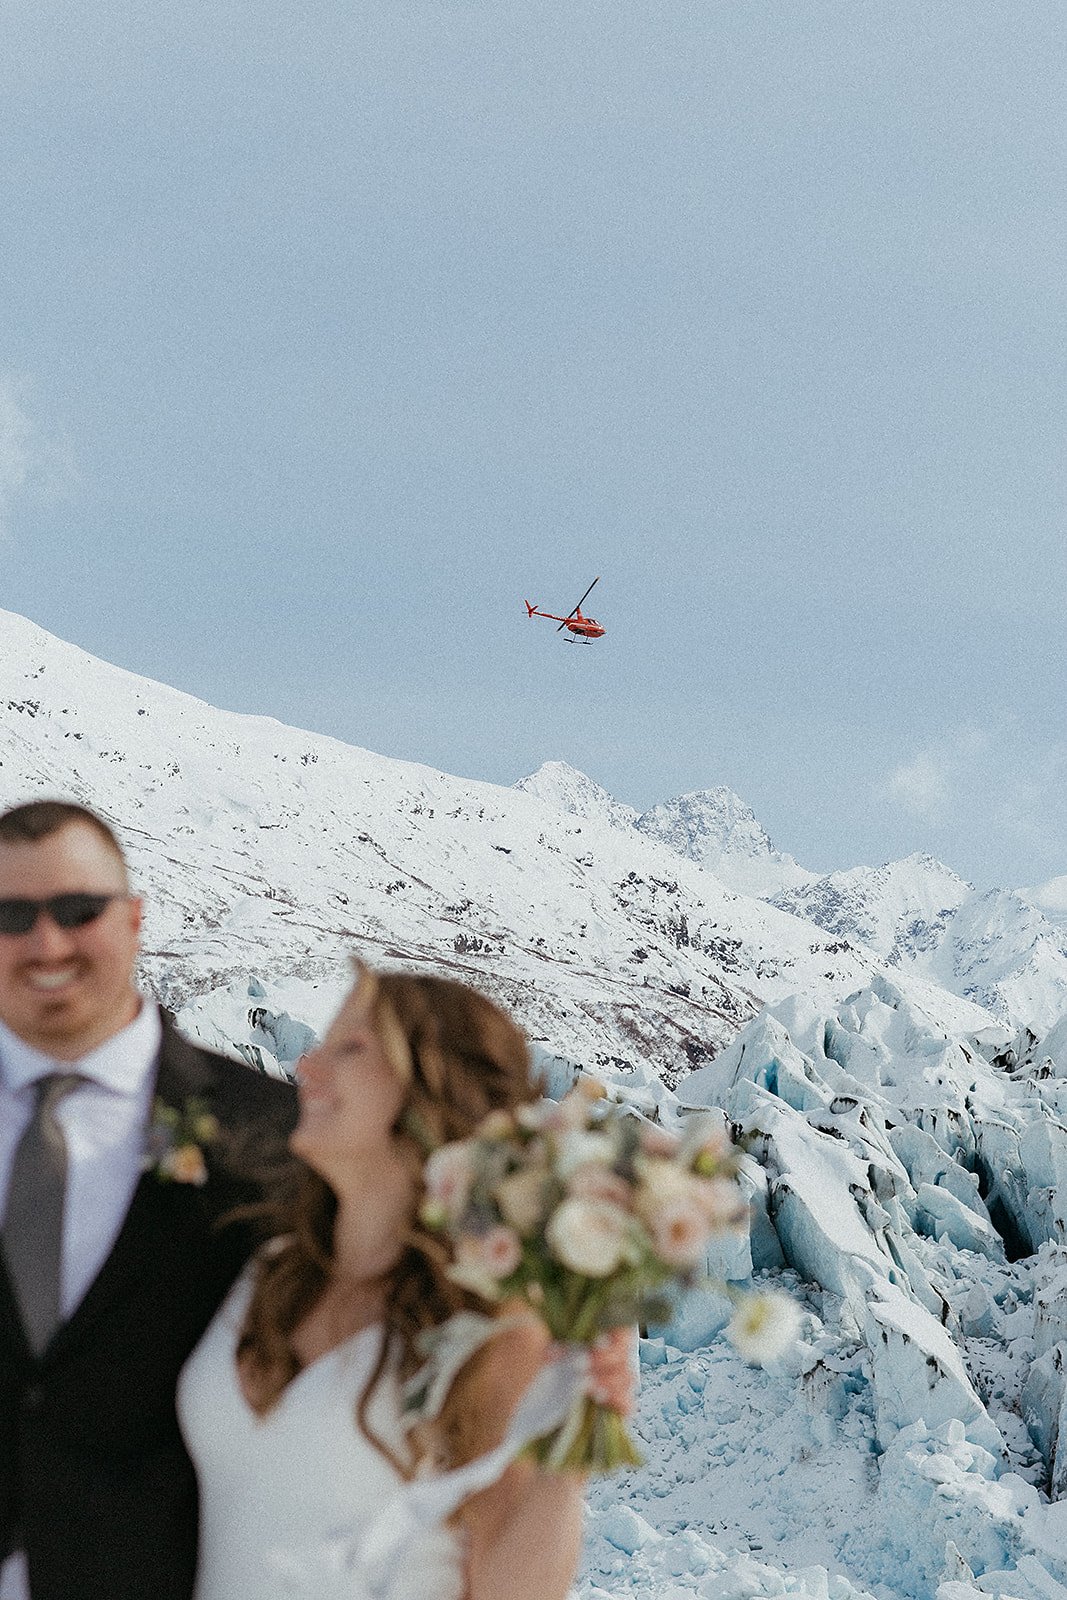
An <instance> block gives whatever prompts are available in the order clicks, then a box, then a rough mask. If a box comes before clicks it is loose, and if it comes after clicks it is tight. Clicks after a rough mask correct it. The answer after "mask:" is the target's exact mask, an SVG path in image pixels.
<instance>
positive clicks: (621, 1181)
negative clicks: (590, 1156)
mask: <svg viewBox="0 0 1067 1600" xmlns="http://www.w3.org/2000/svg"><path fill="white" fill-rule="evenodd" d="M567 1193H568V1194H569V1195H571V1196H573V1198H574V1199H575V1200H607V1201H609V1202H610V1203H611V1204H612V1205H613V1206H618V1207H619V1208H620V1210H622V1211H629V1209H630V1198H631V1190H630V1185H629V1184H628V1183H627V1182H626V1179H625V1178H620V1177H619V1175H618V1173H617V1172H612V1170H611V1168H610V1167H605V1166H603V1165H602V1164H601V1163H600V1162H599V1161H586V1162H584V1163H583V1164H582V1165H581V1166H580V1167H576V1168H575V1170H574V1171H573V1172H572V1173H571V1175H570V1177H569V1178H568V1180H567Z"/></svg>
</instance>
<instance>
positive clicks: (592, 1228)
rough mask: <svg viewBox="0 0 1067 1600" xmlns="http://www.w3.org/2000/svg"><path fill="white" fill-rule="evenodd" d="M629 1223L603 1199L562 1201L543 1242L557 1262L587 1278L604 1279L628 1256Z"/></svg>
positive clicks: (621, 1213)
mask: <svg viewBox="0 0 1067 1600" xmlns="http://www.w3.org/2000/svg"><path fill="white" fill-rule="evenodd" d="M631 1237H632V1221H631V1218H630V1217H628V1216H627V1214H626V1212H625V1211H622V1210H620V1208H619V1207H618V1206H613V1205H609V1204H608V1202H607V1201H605V1200H577V1199H575V1200H564V1201H563V1202H562V1204H560V1205H559V1206H557V1207H556V1210H555V1211H554V1212H553V1214H552V1217H551V1220H550V1221H549V1224H548V1227H547V1228H546V1229H545V1239H546V1242H547V1244H548V1247H549V1249H550V1250H551V1251H552V1254H553V1255H554V1256H555V1257H556V1259H557V1261H561V1262H562V1263H563V1265H564V1266H565V1267H569V1268H570V1269H571V1271H572V1272H580V1273H582V1274H584V1276H585V1277H587V1278H607V1277H610V1275H611V1274H612V1273H613V1272H614V1271H615V1270H616V1268H617V1267H619V1266H620V1265H621V1264H622V1262H623V1261H625V1260H626V1258H627V1256H628V1255H629V1253H630V1245H631Z"/></svg>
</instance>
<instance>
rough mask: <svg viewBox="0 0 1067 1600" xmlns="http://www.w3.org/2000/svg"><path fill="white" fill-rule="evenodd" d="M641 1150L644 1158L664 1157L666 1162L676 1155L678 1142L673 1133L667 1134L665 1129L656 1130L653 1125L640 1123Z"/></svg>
mask: <svg viewBox="0 0 1067 1600" xmlns="http://www.w3.org/2000/svg"><path fill="white" fill-rule="evenodd" d="M640 1140H641V1150H642V1152H643V1154H645V1155H646V1156H666V1157H667V1158H668V1160H669V1159H670V1158H671V1157H672V1156H676V1155H677V1154H678V1140H677V1139H676V1138H675V1137H674V1134H673V1133H668V1132H667V1130H666V1128H658V1127H656V1125H655V1123H652V1122H642V1124H641V1133H640Z"/></svg>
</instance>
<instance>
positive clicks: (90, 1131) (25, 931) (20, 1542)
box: [0, 801, 296, 1600]
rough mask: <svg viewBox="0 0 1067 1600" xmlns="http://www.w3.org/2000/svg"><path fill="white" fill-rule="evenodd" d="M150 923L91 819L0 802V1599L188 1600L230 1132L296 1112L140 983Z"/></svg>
mask: <svg viewBox="0 0 1067 1600" xmlns="http://www.w3.org/2000/svg"><path fill="white" fill-rule="evenodd" d="M140 927H141V902H140V900H138V899H137V898H136V897H135V896H133V895H131V894H130V889H129V881H128V879H127V875H126V866H125V862H124V860H123V856H122V851H121V849H120V847H119V844H118V842H117V840H116V839H115V836H114V834H113V833H112V832H111V830H110V828H109V827H108V826H107V824H106V823H105V822H103V821H102V820H101V819H100V818H99V817H97V816H95V815H94V814H93V813H92V812H90V811H87V810H85V809H83V808H82V807H80V806H75V805H70V804H67V803H65V802H60V801H34V802H32V803H30V804H28V805H22V806H17V807H16V808H15V809H14V810H11V811H8V812H6V813H4V814H3V815H2V816H0V1600H189V1597H190V1595H191V1593H192V1588H193V1581H194V1574H195V1566H196V1537H197V1501H196V1485H195V1481H194V1478H193V1471H192V1466H191V1464H190V1462H189V1458H188V1456H187V1455H186V1453H185V1449H184V1447H183V1445H182V1441H181V1437H180V1435H179V1432H178V1425H177V1421H176V1418H175V1412H174V1388H175V1382H176V1379H177V1376H178V1372H179V1369H180V1368H181V1365H182V1363H183V1362H184V1360H185V1358H186V1357H187V1356H188V1354H189V1352H190V1351H191V1350H192V1348H193V1346H194V1345H195V1343H196V1342H197V1340H198V1338H199V1337H200V1334H201V1333H202V1332H203V1330H204V1328H205V1327H206V1325H207V1323H208V1322H209V1321H210V1319H211V1317H212V1315H213V1314H214V1312H215V1310H216V1308H217V1307H218V1305H219V1303H220V1302H221V1300H222V1299H223V1298H224V1296H225V1295H226V1292H227V1290H228V1289H229V1287H230V1285H231V1283H232V1282H233V1280H234V1278H235V1277H236V1276H237V1274H238V1272H239V1271H240V1270H241V1267H242V1265H243V1264H244V1262H245V1260H246V1259H247V1256H248V1254H249V1252H250V1250H251V1248H252V1243H253V1241H252V1236H251V1233H250V1230H249V1229H248V1228H247V1227H245V1226H240V1225H237V1226H235V1225H232V1224H231V1225H229V1226H227V1227H223V1228H217V1227H216V1226H215V1225H216V1223H217V1222H218V1220H219V1218H221V1217H224V1216H225V1215H226V1213H227V1212H229V1211H231V1210H232V1209H233V1207H234V1206H236V1205H240V1204H242V1203H244V1202H247V1201H249V1200H254V1199H256V1198H257V1189H256V1187H255V1185H254V1184H253V1183H251V1182H250V1181H249V1180H248V1179H247V1178H245V1177H242V1176H241V1175H240V1174H239V1173H238V1172H237V1171H236V1170H235V1166H234V1163H233V1158H232V1144H233V1141H232V1140H231V1139H230V1137H229V1136H230V1135H235V1134H238V1133H240V1134H241V1135H249V1134H251V1135H252V1138H251V1140H250V1141H249V1142H251V1144H252V1146H253V1148H254V1150H255V1151H256V1153H257V1154H263V1155H266V1154H267V1153H268V1152H270V1151H276V1152H281V1151H283V1150H284V1139H285V1135H286V1133H287V1130H288V1128H289V1127H290V1126H291V1124H292V1121H293V1119H294V1116H295V1109H296V1107H295V1098H294V1095H293V1092H292V1090H291V1089H290V1088H289V1086H288V1085H286V1084H282V1083H279V1082H276V1081H275V1080H273V1079H270V1078H267V1077H263V1076H261V1075H259V1074H257V1073H254V1072H252V1071H250V1070H249V1069H248V1068H247V1067H245V1066H241V1065H239V1064H237V1063H235V1062H232V1061H228V1060H226V1059H225V1058H224V1057H222V1056H218V1055H213V1054H211V1053H210V1052H208V1051H206V1050H201V1049H199V1048H197V1047H196V1046H194V1045H191V1044H189V1043H188V1042H187V1041H186V1040H184V1039H182V1038H181V1037H180V1036H179V1035H178V1034H177V1033H176V1032H175V1031H174V1030H173V1028H172V1026H171V1025H170V1023H169V1021H168V1019H167V1018H166V1017H165V1016H163V1015H161V1014H160V1012H159V1010H158V1008H157V1007H156V1006H155V1005H154V1004H153V1003H152V1002H150V1001H148V1000H146V999H143V998H142V997H141V995H140V994H139V993H138V991H137V989H136V987H135V985H134V967H135V963H136V960H137V952H138V942H139V933H140ZM146 1152H147V1155H146ZM146 1163H147V1165H146Z"/></svg>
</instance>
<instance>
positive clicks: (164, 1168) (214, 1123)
mask: <svg viewBox="0 0 1067 1600" xmlns="http://www.w3.org/2000/svg"><path fill="white" fill-rule="evenodd" d="M219 1131H220V1130H219V1120H218V1118H217V1117H216V1116H214V1115H213V1114H212V1113H211V1112H210V1111H209V1110H208V1108H207V1105H206V1103H205V1102H204V1101H203V1100H200V1099H198V1098H197V1097H196V1096H195V1095H193V1096H191V1097H190V1098H189V1099H188V1100H186V1102H185V1104H184V1105H183V1106H180V1107H179V1106H172V1105H169V1104H168V1102H167V1101H166V1100H160V1099H159V1097H158V1095H157V1097H156V1099H155V1102H154V1103H153V1106H152V1121H151V1123H150V1124H149V1128H148V1138H147V1140H146V1142H145V1154H144V1162H143V1164H142V1165H143V1170H144V1171H145V1172H152V1173H154V1174H155V1176H156V1177H157V1178H158V1179H159V1180H160V1182H161V1183H193V1184H197V1185H199V1184H202V1183H206V1182H207V1158H206V1154H205V1152H206V1150H207V1147H208V1146H209V1145H211V1144H214V1143H215V1141H216V1139H217V1138H218V1137H219Z"/></svg>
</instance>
